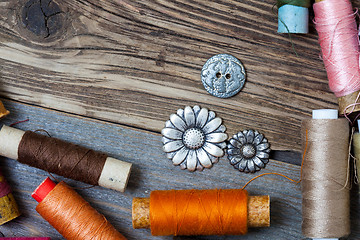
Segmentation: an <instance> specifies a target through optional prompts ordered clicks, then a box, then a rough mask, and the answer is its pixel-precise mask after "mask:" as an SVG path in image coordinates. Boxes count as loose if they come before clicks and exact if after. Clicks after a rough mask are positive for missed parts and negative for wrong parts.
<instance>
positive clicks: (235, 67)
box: [201, 54, 246, 98]
mask: <svg viewBox="0 0 360 240" xmlns="http://www.w3.org/2000/svg"><path fill="white" fill-rule="evenodd" d="M245 79H246V73H245V68H244V66H243V65H242V63H241V62H240V61H239V60H238V59H237V58H235V57H233V56H231V55H229V54H218V55H215V56H213V57H211V58H210V59H209V60H207V62H206V63H205V65H204V66H203V69H202V71H201V81H202V83H203V85H204V87H205V89H206V91H208V92H209V93H210V94H211V95H213V96H215V97H219V98H229V97H232V96H234V95H235V94H237V93H238V92H239V91H240V90H241V89H242V88H243V87H244V84H245Z"/></svg>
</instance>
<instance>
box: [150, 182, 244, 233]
mask: <svg viewBox="0 0 360 240" xmlns="http://www.w3.org/2000/svg"><path fill="white" fill-rule="evenodd" d="M247 202H248V194H247V191H246V190H239V189H231V190H230V189H226V190H222V189H215V190H171V191H153V192H151V194H150V222H151V233H152V235H154V236H166V235H174V236H177V235H242V234H246V233H247V220H248V216H247V213H248V212H247V211H248V210H247Z"/></svg>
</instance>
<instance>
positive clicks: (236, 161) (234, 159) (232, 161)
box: [230, 157, 244, 165]
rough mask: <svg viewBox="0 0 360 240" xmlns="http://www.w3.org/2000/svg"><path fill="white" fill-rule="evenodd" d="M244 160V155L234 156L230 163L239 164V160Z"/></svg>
mask: <svg viewBox="0 0 360 240" xmlns="http://www.w3.org/2000/svg"><path fill="white" fill-rule="evenodd" d="M242 160H244V159H243V158H242V157H234V158H233V159H231V160H230V163H231V164H232V165H234V164H237V163H238V162H240V161H242Z"/></svg>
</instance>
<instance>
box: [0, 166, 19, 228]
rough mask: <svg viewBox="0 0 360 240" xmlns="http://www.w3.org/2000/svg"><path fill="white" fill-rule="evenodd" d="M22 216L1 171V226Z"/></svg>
mask: <svg viewBox="0 0 360 240" xmlns="http://www.w3.org/2000/svg"><path fill="white" fill-rule="evenodd" d="M18 216H20V212H19V208H18V206H17V204H16V202H15V199H14V196H13V194H12V193H11V189H10V186H9V184H8V183H7V182H6V180H5V178H4V176H3V175H2V173H1V171H0V225H3V224H4V223H7V222H9V221H11V220H13V219H15V218H17V217H18Z"/></svg>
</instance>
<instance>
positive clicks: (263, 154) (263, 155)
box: [256, 152, 269, 158]
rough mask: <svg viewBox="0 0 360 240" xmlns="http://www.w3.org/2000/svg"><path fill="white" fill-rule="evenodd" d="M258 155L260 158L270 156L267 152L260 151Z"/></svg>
mask: <svg viewBox="0 0 360 240" xmlns="http://www.w3.org/2000/svg"><path fill="white" fill-rule="evenodd" d="M256 156H257V157H259V158H269V154H268V153H266V152H258V153H256Z"/></svg>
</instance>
